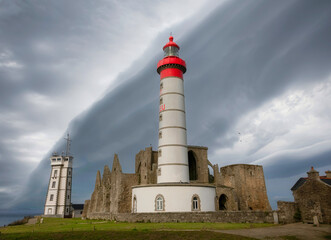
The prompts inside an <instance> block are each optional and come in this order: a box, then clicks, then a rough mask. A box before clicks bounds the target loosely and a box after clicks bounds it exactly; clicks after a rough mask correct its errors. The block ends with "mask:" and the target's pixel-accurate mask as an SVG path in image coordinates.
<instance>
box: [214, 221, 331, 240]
mask: <svg viewBox="0 0 331 240" xmlns="http://www.w3.org/2000/svg"><path fill="white" fill-rule="evenodd" d="M215 231H216V232H222V233H229V234H235V235H240V236H245V237H252V238H258V239H284V238H281V236H295V237H297V239H302V240H306V239H309V240H320V239H326V238H325V236H329V237H330V236H331V225H320V226H319V227H314V226H313V225H312V224H303V223H293V224H287V225H279V226H276V227H266V228H251V229H237V230H215ZM328 239H329V238H328Z"/></svg>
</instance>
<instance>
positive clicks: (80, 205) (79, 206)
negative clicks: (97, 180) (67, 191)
mask: <svg viewBox="0 0 331 240" xmlns="http://www.w3.org/2000/svg"><path fill="white" fill-rule="evenodd" d="M71 206H72V208H73V209H75V210H83V209H84V204H72V205H71Z"/></svg>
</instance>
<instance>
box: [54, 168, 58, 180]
mask: <svg viewBox="0 0 331 240" xmlns="http://www.w3.org/2000/svg"><path fill="white" fill-rule="evenodd" d="M54 177H55V178H56V177H57V170H54Z"/></svg>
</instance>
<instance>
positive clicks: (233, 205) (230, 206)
mask: <svg viewBox="0 0 331 240" xmlns="http://www.w3.org/2000/svg"><path fill="white" fill-rule="evenodd" d="M222 195H224V196H226V197H225V199H226V201H225V203H224V204H223V203H222V198H223V197H224V196H223V197H222V198H221V196H222ZM220 198H221V203H220ZM222 205H224V208H222V207H221V206H222ZM215 209H216V211H217V210H219V211H237V210H238V198H237V195H236V192H235V190H234V189H233V188H231V187H226V186H221V185H219V186H217V185H216V199H215Z"/></svg>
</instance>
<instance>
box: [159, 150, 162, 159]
mask: <svg viewBox="0 0 331 240" xmlns="http://www.w3.org/2000/svg"><path fill="white" fill-rule="evenodd" d="M161 156H162V150H161V149H160V150H159V157H161Z"/></svg>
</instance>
